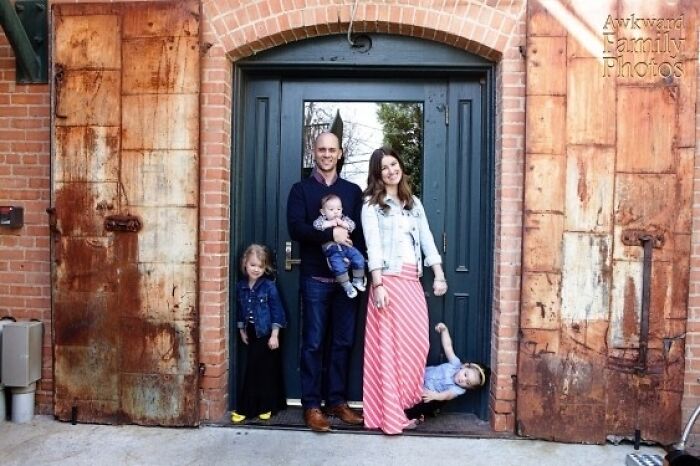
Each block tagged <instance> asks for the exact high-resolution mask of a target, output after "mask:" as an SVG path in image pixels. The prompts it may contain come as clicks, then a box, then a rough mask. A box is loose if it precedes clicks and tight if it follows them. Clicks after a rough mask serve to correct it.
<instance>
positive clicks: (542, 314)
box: [520, 272, 561, 330]
mask: <svg viewBox="0 0 700 466" xmlns="http://www.w3.org/2000/svg"><path fill="white" fill-rule="evenodd" d="M522 287H523V292H522V304H521V308H520V328H523V329H533V328H536V329H547V330H556V329H558V328H559V325H560V323H559V316H560V314H561V310H560V309H561V291H560V289H561V274H559V273H551V272H527V273H525V274H523V283H522Z"/></svg>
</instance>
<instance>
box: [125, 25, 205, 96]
mask: <svg viewBox="0 0 700 466" xmlns="http://www.w3.org/2000/svg"><path fill="white" fill-rule="evenodd" d="M144 57H148V58H149V59H146V60H144ZM198 63H199V39H198V38H197V37H155V38H144V39H133V40H128V41H125V42H124V75H123V78H122V79H123V84H122V85H123V93H124V94H150V93H154V92H155V93H159V94H160V93H196V92H197V91H198V90H199V89H198V88H199V76H198V75H197V73H196V72H195V71H196V67H197V65H198Z"/></svg>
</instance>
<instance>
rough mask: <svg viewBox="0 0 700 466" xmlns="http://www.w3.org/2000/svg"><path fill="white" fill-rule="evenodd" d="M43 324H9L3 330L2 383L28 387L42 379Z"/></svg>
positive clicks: (10, 385)
mask: <svg viewBox="0 0 700 466" xmlns="http://www.w3.org/2000/svg"><path fill="white" fill-rule="evenodd" d="M41 333H42V323H41V322H33V321H32V322H8V323H5V325H4V326H3V329H2V360H1V361H0V367H2V383H3V385H5V386H6V387H26V386H28V385H31V384H33V383H34V382H36V381H37V380H39V379H40V378H41V342H42V335H41Z"/></svg>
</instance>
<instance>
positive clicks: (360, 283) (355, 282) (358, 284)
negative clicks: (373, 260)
mask: <svg viewBox="0 0 700 466" xmlns="http://www.w3.org/2000/svg"><path fill="white" fill-rule="evenodd" d="M366 284H367V280H366V279H365V277H357V278H353V279H352V286H354V287H355V288H357V291H365V290H366V289H367V287H366V286H365V285H366Z"/></svg>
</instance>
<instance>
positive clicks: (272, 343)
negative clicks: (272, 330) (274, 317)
mask: <svg viewBox="0 0 700 466" xmlns="http://www.w3.org/2000/svg"><path fill="white" fill-rule="evenodd" d="M267 347H268V348H270V349H271V350H276V349H277V348H279V347H280V340H279V338H277V335H271V336H270V339H269V340H267Z"/></svg>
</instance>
